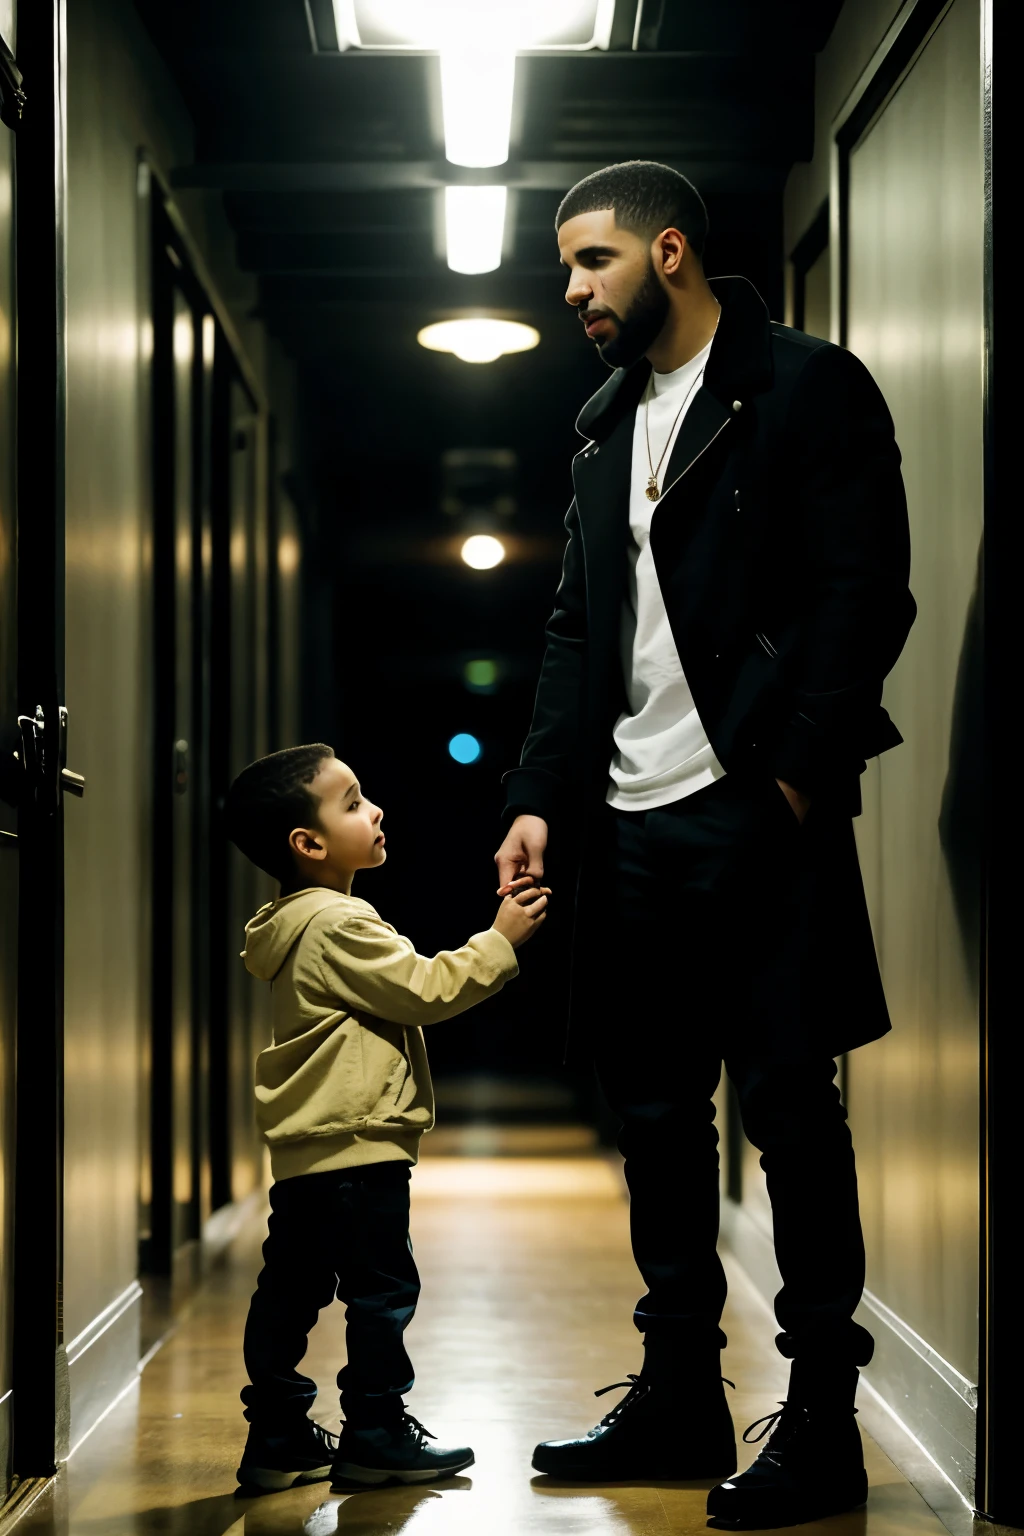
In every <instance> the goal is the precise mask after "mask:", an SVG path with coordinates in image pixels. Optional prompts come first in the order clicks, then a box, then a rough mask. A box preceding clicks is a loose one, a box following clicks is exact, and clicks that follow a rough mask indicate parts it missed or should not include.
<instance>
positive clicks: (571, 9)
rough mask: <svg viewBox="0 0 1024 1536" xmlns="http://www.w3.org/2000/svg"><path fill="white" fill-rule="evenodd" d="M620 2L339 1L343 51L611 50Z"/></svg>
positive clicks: (336, 11)
mask: <svg viewBox="0 0 1024 1536" xmlns="http://www.w3.org/2000/svg"><path fill="white" fill-rule="evenodd" d="M614 11H615V0H334V14H335V21H336V24H337V29H338V39H339V42H340V44H341V46H342V47H356V48H440V49H444V48H445V47H446V46H448V45H450V44H452V43H456V42H461V43H463V44H464V45H465V46H466V47H473V48H475V47H483V48H487V47H505V48H511V49H513V50H514V49H517V48H558V49H565V48H567V49H577V50H579V49H585V48H607V47H608V42H609V37H610V34H611V25H612V16H613V14H614Z"/></svg>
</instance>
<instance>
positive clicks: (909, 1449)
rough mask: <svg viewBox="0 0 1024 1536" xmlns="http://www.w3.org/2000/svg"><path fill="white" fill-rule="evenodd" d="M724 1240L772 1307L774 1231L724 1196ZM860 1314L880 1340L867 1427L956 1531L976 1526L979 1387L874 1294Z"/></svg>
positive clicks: (870, 1377)
mask: <svg viewBox="0 0 1024 1536" xmlns="http://www.w3.org/2000/svg"><path fill="white" fill-rule="evenodd" d="M722 1239H723V1242H724V1244H725V1246H726V1247H727V1248H728V1249H729V1251H730V1252H731V1253H732V1255H733V1257H734V1258H735V1259H736V1260H737V1262H738V1263H739V1264H740V1265H741V1266H742V1267H743V1269H744V1270H745V1271H746V1273H747V1275H748V1276H749V1277H750V1280H751V1281H752V1283H753V1285H754V1288H755V1290H756V1291H757V1292H758V1293H759V1295H760V1296H761V1297H762V1299H763V1300H764V1302H765V1305H766V1306H767V1307H768V1308H769V1310H770V1311H772V1316H773V1317H774V1310H773V1309H772V1303H773V1301H774V1298H775V1295H776V1293H777V1291H778V1290H779V1288H780V1286H781V1285H782V1277H781V1276H780V1274H779V1267H778V1264H777V1263H776V1261H775V1247H774V1244H773V1242H772V1238H771V1236H770V1235H769V1234H768V1233H767V1232H765V1231H764V1230H763V1228H762V1227H760V1226H759V1225H758V1223H757V1222H756V1221H755V1220H754V1219H753V1217H752V1216H751V1215H750V1214H749V1212H747V1211H745V1210H744V1209H743V1207H742V1206H740V1205H737V1204H736V1202H735V1201H733V1200H729V1199H725V1198H723V1200H722ZM857 1319H858V1321H859V1322H861V1323H863V1325H864V1327H865V1328H868V1329H869V1330H870V1332H871V1333H872V1334H873V1336H874V1339H875V1353H874V1358H873V1359H872V1361H871V1364H870V1365H869V1366H867V1367H866V1368H865V1370H864V1371H863V1373H862V1375H863V1385H864V1386H865V1387H866V1388H867V1389H868V1391H867V1393H862V1394H861V1398H860V1400H859V1406H860V1412H861V1417H862V1418H863V1420H864V1425H865V1428H866V1429H867V1430H868V1432H869V1434H870V1435H871V1436H872V1438H873V1439H875V1440H877V1441H878V1443H879V1445H880V1446H881V1447H882V1449H883V1450H884V1451H885V1453H886V1455H887V1456H888V1457H889V1458H890V1460H891V1461H892V1462H893V1463H894V1464H895V1465H896V1466H897V1467H898V1468H899V1470H900V1471H901V1472H902V1473H903V1475H904V1477H906V1478H907V1479H908V1480H909V1481H910V1482H911V1483H913V1485H914V1487H915V1488H916V1489H917V1490H918V1492H919V1493H920V1494H921V1496H922V1498H923V1499H924V1500H925V1501H926V1503H928V1504H929V1505H930V1507H931V1508H932V1509H933V1510H934V1511H935V1513H936V1514H937V1515H938V1517H939V1519H940V1520H941V1521H942V1522H943V1524H944V1525H945V1526H946V1528H947V1529H948V1530H950V1531H952V1532H954V1533H955V1536H965V1533H967V1532H968V1531H969V1530H970V1528H971V1525H972V1505H973V1501H974V1479H975V1445H976V1434H977V1401H978V1397H977V1388H976V1387H974V1386H973V1385H972V1384H971V1383H970V1382H969V1381H967V1379H966V1378H965V1377H964V1376H961V1374H960V1372H959V1371H957V1370H956V1369H955V1367H953V1366H952V1365H950V1364H949V1362H948V1361H947V1360H944V1359H943V1358H942V1356H941V1355H939V1354H938V1353H937V1351H935V1350H934V1349H932V1348H931V1346H930V1345H929V1344H928V1343H927V1341H926V1340H924V1339H922V1338H921V1336H920V1335H919V1334H917V1333H915V1332H914V1330H913V1329H912V1328H911V1327H910V1326H909V1324H907V1323H905V1322H904V1321H903V1319H902V1318H900V1317H898V1316H897V1314H896V1313H895V1312H893V1311H892V1310H891V1308H889V1307H887V1306H886V1305H885V1303H884V1302H883V1301H881V1300H879V1298H878V1297H877V1296H873V1295H871V1293H870V1292H868V1293H866V1294H865V1299H864V1301H863V1303H862V1304H861V1306H860V1307H859V1308H858V1311H857Z"/></svg>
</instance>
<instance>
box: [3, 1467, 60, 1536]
mask: <svg viewBox="0 0 1024 1536" xmlns="http://www.w3.org/2000/svg"><path fill="white" fill-rule="evenodd" d="M53 1482H54V1479H53V1478H52V1477H24V1478H22V1480H21V1481H20V1482H19V1483H16V1484H15V1486H14V1487H13V1488H12V1489H11V1492H10V1496H9V1498H8V1500H7V1502H6V1504H0V1536H7V1532H8V1531H13V1529H14V1527H15V1526H16V1525H17V1524H18V1522H19V1520H20V1519H21V1517H22V1515H27V1514H28V1512H29V1510H30V1509H31V1508H32V1505H33V1504H34V1503H35V1502H36V1500H37V1499H38V1498H39V1495H40V1494H41V1493H45V1492H46V1490H47V1488H49V1487H50V1485H51V1484H52V1483H53Z"/></svg>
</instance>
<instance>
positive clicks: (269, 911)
mask: <svg viewBox="0 0 1024 1536" xmlns="http://www.w3.org/2000/svg"><path fill="white" fill-rule="evenodd" d="M382 815H383V812H382V811H381V810H380V808H379V807H378V806H376V805H374V804H373V802H372V801H371V800H368V799H367V798H366V796H365V795H363V794H362V792H361V790H360V787H359V784H358V782H357V781H356V776H355V774H354V773H353V772H352V771H351V769H349V768H347V767H346V765H345V764H344V763H342V762H340V761H339V760H338V759H337V758H336V757H335V756H334V752H333V751H332V749H331V748H330V747H327V746H323V745H322V744H319V743H318V744H316V745H314V746H304V747H289V748H288V749H287V750H285V751H283V752H274V753H272V754H271V755H270V756H269V757H263V758H260V759H259V761H258V762H255V763H252V764H250V766H249V767H248V768H246V769H244V771H243V772H242V773H240V774H239V776H238V778H237V779H236V780H235V782H234V783H233V784H232V786H231V789H230V791H229V793H228V798H227V806H226V816H227V829H228V834H229V836H230V837H231V839H232V841H233V842H234V843H235V844H236V845H237V847H239V848H240V849H241V850H242V852H243V853H244V854H245V855H246V856H247V858H249V859H251V860H252V862H253V863H254V864H257V865H258V866H259V868H260V869H263V870H265V871H266V872H267V874H269V875H273V876H274V878H275V879H277V880H279V881H280V882H281V894H280V896H279V898H278V900H277V901H273V902H270V903H269V904H268V905H267V906H265V907H261V908H260V910H259V912H257V914H256V916H255V917H254V918H253V919H252V921H251V922H250V923H249V924H248V925H247V927H246V930H245V932H246V945H245V952H244V955H243V959H244V960H245V963H246V967H247V968H248V970H249V971H251V973H252V974H253V975H254V976H258V977H260V978H261V979H263V980H265V981H269V982H270V983H271V987H272V997H273V1021H274V1037H273V1044H272V1045H270V1046H268V1047H267V1049H266V1050H264V1051H262V1052H261V1053H260V1055H259V1057H258V1059H257V1063H256V1101H257V1119H258V1122H259V1125H260V1129H261V1130H262V1131H263V1134H264V1136H265V1137H266V1140H267V1142H268V1144H269V1147H270V1161H271V1168H272V1170H273V1175H274V1183H273V1186H272V1188H271V1191H270V1204H271V1211H272V1214H271V1217H270V1227H269V1235H268V1237H267V1241H266V1243H265V1244H264V1245H263V1269H262V1271H261V1273H260V1277H259V1280H258V1282H257V1288H256V1293H255V1295H254V1296H253V1298H252V1303H251V1305H250V1308H249V1316H248V1319H247V1322H246V1326H245V1345H244V1350H245V1367H246V1371H247V1372H248V1376H249V1382H250V1385H249V1386H247V1387H246V1388H245V1389H244V1390H243V1392H242V1401H243V1403H244V1404H245V1417H246V1418H247V1419H248V1421H249V1436H248V1439H247V1441H246V1445H245V1450H244V1452H243V1454H242V1463H241V1466H240V1467H239V1469H238V1474H237V1476H238V1481H239V1482H240V1483H241V1484H242V1485H243V1487H254V1488H262V1489H280V1488H291V1487H293V1486H295V1485H296V1484H298V1483H311V1482H319V1481H320V1480H321V1479H324V1478H326V1477H331V1479H332V1483H333V1485H334V1486H335V1487H337V1488H345V1487H353V1486H360V1485H365V1484H380V1483H387V1482H400V1483H417V1482H429V1481H433V1480H434V1479H436V1478H438V1477H449V1476H451V1475H453V1474H454V1473H456V1472H459V1471H461V1470H462V1469H463V1468H465V1467H468V1466H470V1465H471V1464H472V1461H473V1452H472V1451H471V1450H470V1448H469V1447H468V1446H460V1447H458V1448H456V1449H452V1450H444V1449H441V1448H440V1447H438V1446H432V1445H429V1444H428V1440H430V1439H432V1438H433V1437H432V1436H430V1435H429V1434H428V1431H427V1430H425V1429H424V1428H423V1426H422V1425H421V1424H419V1423H418V1422H417V1420H416V1419H414V1418H412V1417H411V1415H409V1414H408V1413H406V1412H405V1405H404V1403H403V1401H402V1394H403V1393H404V1392H408V1390H409V1388H410V1387H411V1386H412V1384H413V1370H412V1365H411V1364H410V1361H409V1356H408V1355H407V1354H406V1352H405V1346H404V1343H403V1339H402V1336H403V1333H404V1331H405V1327H406V1324H407V1323H408V1322H409V1320H410V1318H411V1317H412V1315H413V1312H414V1311H415V1309H416V1301H417V1298H418V1296H419V1289H420V1286H419V1277H418V1275H417V1273H416V1265H415V1263H414V1262H413V1257H412V1250H411V1248H410V1244H409V1173H410V1168H411V1165H412V1164H413V1163H415V1161H416V1158H417V1155H418V1148H419V1139H420V1136H421V1135H422V1134H423V1132H424V1131H428V1130H429V1129H430V1127H431V1126H432V1125H433V1123H434V1101H433V1094H432V1090H431V1085H430V1074H429V1071H428V1068H427V1057H426V1052H425V1049H424V1044H423V1034H422V1030H421V1028H420V1026H421V1025H423V1024H434V1023H437V1022H438V1021H439V1020H441V1019H450V1018H454V1017H455V1015H456V1014H459V1013H463V1012H464V1011H465V1010H466V1009H467V1008H472V1007H473V1005H474V1004H475V1003H480V1002H483V1000H484V999H485V998H487V997H491V996H493V994H494V993H495V992H498V991H500V989H501V988H502V987H503V986H504V985H505V982H506V981H509V980H511V978H512V977H513V976H515V975H517V974H518V966H517V965H516V959H515V955H514V953H513V951H514V950H515V949H516V948H517V947H518V946H519V945H520V944H523V943H525V942H526V940H527V939H528V938H529V937H530V936H531V934H533V933H535V932H536V930H537V927H538V925H539V924H540V923H542V922H543V921H544V915H545V914H544V909H545V907H546V905H547V898H548V894H549V893H548V892H547V891H546V890H543V889H542V890H537V889H536V888H532V889H530V888H527V889H523V886H524V884H526V882H524V881H519V882H517V885H516V888H515V890H513V891H512V892H511V894H510V895H508V896H506V897H505V899H504V901H503V902H502V904H501V906H500V907H499V909H498V914H497V917H496V918H495V920H494V925H493V927H491V928H489V929H488V930H487V931H486V932H485V933H477V934H474V935H473V937H472V938H471V939H469V940H468V942H467V943H466V944H465V945H464V946H463V947H462V948H461V949H457V950H452V951H442V952H441V953H440V954H438V955H435V956H434V957H433V959H427V958H425V957H424V956H423V955H418V954H417V953H416V951H415V949H414V948H413V946H412V945H411V944H410V943H409V941H408V939H403V938H401V937H400V936H399V935H398V934H397V933H396V932H395V930H394V929H393V928H392V927H390V926H389V925H388V924H387V923H385V922H383V921H382V920H381V918H379V917H378V916H377V913H376V912H375V911H374V909H373V908H372V907H371V906H370V905H369V903H368V902H365V901H362V900H360V899H359V898H358V897H356V896H353V895H352V877H353V875H354V874H355V873H356V871H357V870H361V869H375V868H377V866H378V865H380V864H383V863H384V859H385V857H386V855H385V851H384V834H383V832H382V831H381V818H382ZM335 1295H337V1296H339V1297H340V1298H341V1299H342V1300H343V1301H344V1302H345V1304H346V1307H347V1309H348V1310H347V1312H346V1319H347V1344H348V1364H347V1365H346V1366H345V1367H344V1369H343V1370H342V1371H341V1372H340V1373H339V1375H338V1386H339V1388H340V1389H341V1405H342V1410H343V1413H344V1416H345V1423H344V1426H343V1428H342V1432H341V1435H340V1438H339V1437H338V1436H335V1435H331V1434H328V1432H327V1431H326V1430H324V1429H322V1428H321V1427H320V1425H319V1424H316V1423H314V1422H313V1421H312V1420H311V1419H309V1418H308V1417H307V1410H308V1409H309V1407H310V1406H311V1404H312V1402H313V1399H314V1397H315V1396H316V1387H315V1385H314V1383H313V1382H312V1381H310V1380H309V1379H308V1378H307V1377H305V1376H302V1375H300V1374H299V1373H298V1370H297V1366H298V1363H299V1361H300V1360H301V1359H302V1357H303V1355H304V1354H305V1352H306V1338H307V1335H308V1333H309V1330H310V1328H311V1327H312V1326H313V1324H314V1323H315V1321H316V1318H317V1313H318V1312H319V1310H320V1308H321V1307H323V1306H326V1305H327V1304H328V1302H330V1301H331V1300H333V1298H334V1296H335Z"/></svg>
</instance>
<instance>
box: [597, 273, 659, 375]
mask: <svg viewBox="0 0 1024 1536" xmlns="http://www.w3.org/2000/svg"><path fill="white" fill-rule="evenodd" d="M668 309H669V298H668V294H667V293H666V292H665V290H664V288H663V287H662V286H661V284H660V283H659V282H658V279H657V276H656V274H655V271H654V263H653V261H651V259H650V257H648V258H647V271H646V272H645V273H644V276H643V280H642V282H641V283H640V286H639V288H638V289H637V291H636V293H635V294H634V295H633V300H632V303H631V304H630V306H629V308H628V309H627V311H626V313H625V314H624V315H623V316H622V319H621V320H620V319H619V317H618V315H616V314H615V313H614V312H613V311H611V310H609V311H608V316H609V319H611V320H613V321H614V323H615V327H616V330H615V335H614V336H611V337H609V339H608V340H607V341H606V342H603V343H601V342H599V343H598V348H597V351H598V356H599V357H600V359H601V361H602V362H603V363H607V364H608V367H609V368H631V367H632V366H633V364H634V363H635V362H638V361H639V359H640V358H641V357H643V355H644V353H645V352H646V351H647V348H648V347H649V346H651V344H652V343H653V342H654V341H655V340H656V339H657V337H658V334H659V333H660V331H661V328H662V326H663V325H664V324H665V317H666V315H667V314H668Z"/></svg>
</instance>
